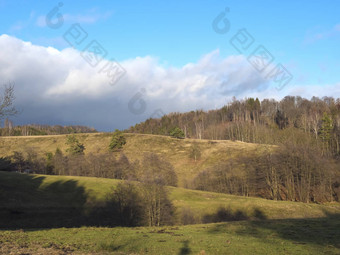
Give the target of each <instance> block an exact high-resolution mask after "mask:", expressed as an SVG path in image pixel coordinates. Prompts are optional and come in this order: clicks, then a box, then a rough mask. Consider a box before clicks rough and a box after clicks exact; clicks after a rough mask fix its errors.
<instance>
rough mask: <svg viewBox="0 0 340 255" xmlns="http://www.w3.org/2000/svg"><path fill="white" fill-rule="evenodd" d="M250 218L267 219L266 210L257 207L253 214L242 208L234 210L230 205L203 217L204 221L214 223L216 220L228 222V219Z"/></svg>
mask: <svg viewBox="0 0 340 255" xmlns="http://www.w3.org/2000/svg"><path fill="white" fill-rule="evenodd" d="M250 219H260V220H264V219H266V215H265V214H264V212H263V211H262V210H261V209H259V208H255V209H254V211H253V212H252V214H251V215H248V214H247V213H246V212H243V211H242V210H239V209H238V210H236V211H233V210H232V209H231V208H230V207H228V208H224V207H220V208H218V210H217V211H216V213H212V214H206V215H204V216H203V217H202V223H214V222H226V221H240V220H250Z"/></svg>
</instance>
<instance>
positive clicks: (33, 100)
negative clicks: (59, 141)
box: [0, 1, 340, 131]
mask: <svg viewBox="0 0 340 255" xmlns="http://www.w3.org/2000/svg"><path fill="white" fill-rule="evenodd" d="M18 6H20V9H19V8H18ZM339 7H340V3H337V2H333V1H326V2H317V1H308V2H307V1H300V2H298V3H297V2H294V1H287V2H284V3H283V2H280V3H279V2H276V3H275V5H274V4H273V3H272V2H270V1H260V2H258V1H257V2H256V3H255V2H252V1H246V2H243V3H239V2H237V1H227V2H220V1H213V2H209V3H208V2H204V1H195V2H194V1H186V2H185V3H183V2H179V1H174V2H171V3H162V4H161V3H157V2H155V1H143V3H142V2H138V1H129V2H123V1H119V2H115V3H112V2H110V1H101V2H100V3H93V2H91V1H84V2H82V3H81V4H79V3H74V2H72V1H59V2H33V1H0V8H1V10H2V13H4V15H2V17H1V23H0V29H1V33H0V45H1V46H2V47H1V49H2V50H1V53H0V66H1V68H0V77H1V78H2V83H3V84H5V83H6V82H8V81H10V82H13V83H14V84H15V96H16V100H15V105H16V106H17V108H18V109H19V110H21V111H22V112H21V114H19V115H18V116H15V117H14V118H11V120H12V121H13V122H14V124H15V125H25V124H32V123H34V124H47V125H62V126H65V125H82V126H89V127H94V128H95V129H97V130H98V131H110V130H115V129H127V128H129V127H130V126H133V125H135V124H136V123H140V122H142V121H144V120H146V119H148V118H150V117H152V116H154V115H157V116H158V115H161V114H168V113H170V112H186V111H190V110H197V109H203V110H211V109H219V108H221V107H222V106H223V105H226V104H227V103H228V102H229V101H231V99H232V98H233V97H234V96H235V97H236V98H238V99H244V98H250V97H253V98H256V97H257V98H259V99H260V100H262V99H264V98H273V99H276V100H281V99H282V98H284V97H285V96H288V95H289V96H301V97H303V98H307V99H310V98H311V97H313V96H316V97H319V98H322V97H323V96H332V97H334V98H339V97H340V82H339V78H338V70H339V67H340V61H339V59H340V58H339V55H340V51H339V50H337V48H336V47H337V44H338V43H339V40H340V20H339V18H338V15H337V14H338V13H337V10H339ZM315 17H317V18H315ZM84 49H85V50H84ZM94 51H95V52H96V53H97V55H94V54H93V52H94ZM260 57H261V58H260ZM110 68H111V69H110ZM278 68H280V69H278ZM278 71H280V73H279V74H278V73H277V72H278ZM283 74H284V76H280V75H283Z"/></svg>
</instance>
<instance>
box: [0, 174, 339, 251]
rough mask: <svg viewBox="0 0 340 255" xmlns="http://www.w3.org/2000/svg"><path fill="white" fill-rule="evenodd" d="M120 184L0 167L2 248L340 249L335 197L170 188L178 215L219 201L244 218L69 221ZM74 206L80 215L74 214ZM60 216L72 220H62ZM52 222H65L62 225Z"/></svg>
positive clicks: (212, 208)
mask: <svg viewBox="0 0 340 255" xmlns="http://www.w3.org/2000/svg"><path fill="white" fill-rule="evenodd" d="M118 182H119V181H118V180H111V179H101V178H90V177H72V176H44V175H26V174H18V173H7V172H0V187H1V188H0V201H1V205H0V212H1V213H0V226H1V229H2V230H0V247H1V248H0V253H1V254H70V253H72V254H85V253H89V254H340V246H339V240H340V205H339V204H338V203H333V204H327V205H317V204H304V203H297V202H295V203H294V202H284V201H280V202H278V201H277V202H275V201H270V200H265V199H260V198H246V197H239V196H232V195H226V194H217V193H211V192H202V191H194V190H187V189H183V188H169V192H170V198H171V199H172V200H173V203H174V205H175V207H176V208H177V217H178V219H179V218H180V212H181V210H182V209H183V208H190V209H191V211H192V212H193V213H194V214H195V215H196V216H197V217H202V216H204V215H207V214H210V213H214V212H216V210H217V209H218V208H219V207H221V206H222V207H226V208H227V207H230V208H231V210H233V211H235V210H241V211H243V212H244V213H245V214H247V215H249V216H251V217H250V218H249V220H247V221H234V222H225V223H213V224H197V225H186V226H183V225H180V226H169V227H159V228H152V227H138V228H122V227H114V228H108V227H100V226H98V225H96V224H92V223H91V221H90V222H88V221H87V223H88V224H85V225H83V227H77V228H75V227H72V224H77V223H81V221H77V220H79V219H78V218H81V217H83V216H82V215H83V214H86V207H87V206H88V205H91V201H92V202H93V201H102V200H105V198H106V194H107V193H108V192H110V190H111V188H112V187H114V186H115V185H117V183H118ZM76 209H79V210H80V212H81V214H74V210H76ZM254 209H258V210H260V211H261V212H262V213H263V214H264V215H265V218H266V219H264V220H258V219H257V220H256V219H255V218H254V217H252V216H253V215H252V213H253V211H254ZM65 218H66V219H67V220H68V221H71V222H72V224H67V223H68V222H67V221H66V222H65ZM51 221H52V222H56V224H55V226H52V227H50V228H46V229H41V228H32V226H40V224H42V223H44V222H51ZM58 222H59V223H64V224H65V225H66V226H69V228H60V226H59V225H60V224H57V223H58ZM10 226H11V227H10ZM25 226H31V227H30V228H28V227H25ZM77 226H78V225H77ZM80 226H81V225H80ZM13 227H14V228H15V229H16V230H15V229H13Z"/></svg>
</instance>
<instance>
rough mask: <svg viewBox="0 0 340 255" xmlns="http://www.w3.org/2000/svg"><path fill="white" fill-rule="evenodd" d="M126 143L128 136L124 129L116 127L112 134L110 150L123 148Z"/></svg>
mask: <svg viewBox="0 0 340 255" xmlns="http://www.w3.org/2000/svg"><path fill="white" fill-rule="evenodd" d="M125 144H126V138H125V136H124V134H123V132H122V131H120V130H118V129H116V130H115V132H114V133H113V135H112V138H111V142H110V144H109V150H110V151H114V150H119V149H121V148H123V146H124V145H125Z"/></svg>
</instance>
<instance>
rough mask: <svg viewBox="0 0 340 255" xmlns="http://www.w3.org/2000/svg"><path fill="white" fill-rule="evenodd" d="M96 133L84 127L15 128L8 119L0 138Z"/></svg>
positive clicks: (30, 126)
mask: <svg viewBox="0 0 340 255" xmlns="http://www.w3.org/2000/svg"><path fill="white" fill-rule="evenodd" d="M96 132H97V130H96V129H94V128H90V127H86V126H60V125H53V126H51V125H38V124H31V125H22V126H15V125H14V124H13V122H12V121H11V120H9V119H8V118H6V119H5V120H4V126H3V128H0V136H33V135H61V134H74V133H96Z"/></svg>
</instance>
